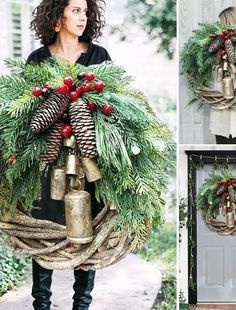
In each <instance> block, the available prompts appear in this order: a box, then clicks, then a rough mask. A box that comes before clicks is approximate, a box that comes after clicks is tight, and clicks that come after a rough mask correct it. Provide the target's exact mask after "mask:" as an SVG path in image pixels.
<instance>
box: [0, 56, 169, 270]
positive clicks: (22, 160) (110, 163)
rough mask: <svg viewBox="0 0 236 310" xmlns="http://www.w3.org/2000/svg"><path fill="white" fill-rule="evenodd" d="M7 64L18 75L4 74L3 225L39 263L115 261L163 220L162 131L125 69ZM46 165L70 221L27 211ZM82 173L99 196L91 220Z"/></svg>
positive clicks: (165, 140) (94, 265)
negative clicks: (101, 203) (39, 217)
mask: <svg viewBox="0 0 236 310" xmlns="http://www.w3.org/2000/svg"><path fill="white" fill-rule="evenodd" d="M6 64H7V65H8V67H9V68H10V69H12V70H14V75H13V76H10V75H9V76H1V77H0V128H1V131H0V150H1V153H0V175H1V179H0V211H1V217H0V229H1V230H2V231H4V232H8V233H9V234H10V235H11V238H10V241H11V245H13V246H14V248H15V250H16V251H18V252H19V253H22V254H26V255H31V256H32V257H33V258H34V259H35V260H36V261H37V262H38V263H39V264H40V265H41V266H43V267H45V268H49V269H66V268H74V267H76V268H82V269H85V270H86V269H98V268H102V267H105V266H108V265H110V264H113V263H114V262H117V261H118V260H120V259H121V258H123V257H124V256H125V255H127V254H128V253H129V252H131V251H132V250H133V249H134V248H135V247H137V246H140V245H141V244H143V242H144V241H145V239H146V238H147V235H148V233H149V232H150V229H151V226H153V225H154V226H155V227H159V225H160V224H161V223H162V222H163V207H164V203H165V202H164V199H163V191H164V190H165V184H166V182H167V175H166V169H167V167H168V166H169V164H170V160H169V157H168V150H170V149H171V148H172V145H171V142H170V133H169V131H168V129H167V128H166V127H165V126H164V125H162V124H160V122H159V121H158V120H157V118H156V117H155V115H154V113H153V112H152V110H151V109H150V107H149V105H148V102H147V99H146V97H145V96H144V95H143V94H142V93H141V92H140V91H137V90H134V89H133V88H132V87H131V84H130V82H131V80H132V78H131V77H129V76H127V75H126V74H125V71H124V69H123V68H122V67H119V66H116V65H114V64H112V63H109V62H107V63H103V64H101V65H92V66H89V67H83V66H81V65H79V64H78V65H70V64H68V63H67V62H62V63H61V64H58V63H57V61H56V60H55V59H53V58H52V59H50V61H48V62H44V63H43V64H41V65H33V64H25V62H23V61H18V60H11V59H7V60H6ZM51 166H53V167H52V182H51V183H52V184H51V198H52V199H56V200H64V201H65V209H66V227H65V226H63V225H59V224H57V223H53V222H50V221H45V220H37V219H34V218H32V217H31V216H30V211H31V208H32V203H33V201H34V200H38V199H40V194H41V181H40V178H41V176H42V175H44V174H46V173H47V171H48V169H49V167H51ZM84 175H85V177H86V179H87V180H88V182H95V187H96V197H97V199H98V200H102V201H104V203H105V207H104V209H103V210H102V211H101V212H100V213H99V214H98V215H97V217H96V218H95V219H93V221H92V219H91V206H90V200H89V194H88V193H87V192H86V191H85V190H84ZM26 212H28V213H27V214H26Z"/></svg>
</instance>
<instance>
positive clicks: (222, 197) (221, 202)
mask: <svg viewBox="0 0 236 310" xmlns="http://www.w3.org/2000/svg"><path fill="white" fill-rule="evenodd" d="M225 201H226V199H225V195H222V196H221V199H220V204H221V206H224V205H225Z"/></svg>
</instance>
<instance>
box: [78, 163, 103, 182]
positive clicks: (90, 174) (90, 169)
mask: <svg viewBox="0 0 236 310" xmlns="http://www.w3.org/2000/svg"><path fill="white" fill-rule="evenodd" d="M81 165H82V168H83V170H84V173H85V175H86V178H87V180H88V182H95V181H97V180H99V179H101V177H102V175H101V171H100V169H99V168H98V166H97V162H96V159H95V158H87V157H83V158H81Z"/></svg>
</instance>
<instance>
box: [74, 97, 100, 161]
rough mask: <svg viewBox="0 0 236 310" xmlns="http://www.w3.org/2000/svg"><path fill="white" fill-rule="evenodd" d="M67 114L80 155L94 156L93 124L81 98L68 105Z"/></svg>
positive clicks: (89, 112) (95, 152) (94, 138)
mask: <svg viewBox="0 0 236 310" xmlns="http://www.w3.org/2000/svg"><path fill="white" fill-rule="evenodd" d="M69 115H70V124H71V126H72V128H73V132H74V136H75V138H76V141H77V144H78V146H79V150H80V155H81V157H92V158H94V157H96V155H97V148H96V133H95V124H94V121H93V118H92V115H91V111H90V110H88V109H87V105H86V103H85V102H84V101H83V100H82V99H79V100H78V101H75V102H72V103H71V104H70V107H69Z"/></svg>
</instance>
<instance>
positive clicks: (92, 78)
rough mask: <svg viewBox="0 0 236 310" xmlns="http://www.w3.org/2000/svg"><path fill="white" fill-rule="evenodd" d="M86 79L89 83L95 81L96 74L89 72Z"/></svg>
mask: <svg viewBox="0 0 236 310" xmlns="http://www.w3.org/2000/svg"><path fill="white" fill-rule="evenodd" d="M85 79H86V80H87V81H93V80H94V79H95V74H94V73H93V72H88V73H86V75H85Z"/></svg>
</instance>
